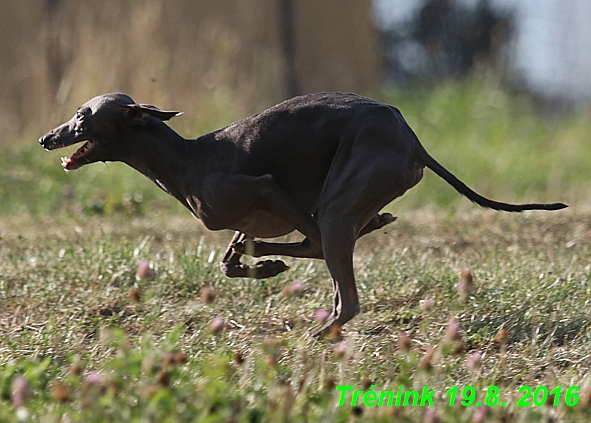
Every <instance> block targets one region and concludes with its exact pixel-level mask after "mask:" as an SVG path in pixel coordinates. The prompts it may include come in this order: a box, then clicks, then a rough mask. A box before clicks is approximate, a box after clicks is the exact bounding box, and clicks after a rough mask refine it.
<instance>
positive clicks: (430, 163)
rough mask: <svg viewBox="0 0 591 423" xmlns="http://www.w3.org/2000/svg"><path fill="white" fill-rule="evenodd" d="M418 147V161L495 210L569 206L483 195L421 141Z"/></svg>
mask: <svg viewBox="0 0 591 423" xmlns="http://www.w3.org/2000/svg"><path fill="white" fill-rule="evenodd" d="M417 144H418V147H417V158H418V161H419V162H421V163H422V164H424V165H425V166H426V167H428V168H429V169H431V170H432V171H433V172H435V173H436V174H437V175H439V176H440V177H442V178H443V179H444V180H445V181H446V182H447V183H448V184H450V185H451V186H452V187H454V188H455V189H456V190H457V191H458V192H459V193H460V194H462V195H464V196H466V197H467V198H468V199H469V200H470V201H472V202H474V203H476V204H478V205H479V206H481V207H488V208H490V209H494V210H502V211H507V212H521V211H525V210H560V209H564V208H566V207H568V206H567V205H566V204H562V203H551V204H536V203H533V204H509V203H502V202H499V201H494V200H490V199H488V198H486V197H483V196H482V195H480V194H478V193H476V192H474V191H473V190H472V189H470V188H469V187H468V186H467V185H466V184H464V183H463V182H462V181H460V180H459V179H458V178H457V177H456V176H455V175H454V174H452V173H451V172H450V171H449V170H447V169H446V168H444V167H443V166H442V165H441V164H439V162H437V160H435V159H434V158H433V157H431V155H429V153H427V150H425V148H424V147H423V146H422V145H421V144H420V142H419V143H417Z"/></svg>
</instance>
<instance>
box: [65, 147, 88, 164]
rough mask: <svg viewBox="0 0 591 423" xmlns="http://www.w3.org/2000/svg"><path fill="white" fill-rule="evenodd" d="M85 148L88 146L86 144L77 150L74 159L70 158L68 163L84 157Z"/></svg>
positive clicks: (73, 155)
mask: <svg viewBox="0 0 591 423" xmlns="http://www.w3.org/2000/svg"><path fill="white" fill-rule="evenodd" d="M85 146H86V143H84V144H82V147H80V148H79V149H78V150H76V152H75V153H74V154H72V157H70V159H69V160H68V162H71V161H72V159H77V158H79V157H82V156H84V153H82V150H83V149H84V147H85Z"/></svg>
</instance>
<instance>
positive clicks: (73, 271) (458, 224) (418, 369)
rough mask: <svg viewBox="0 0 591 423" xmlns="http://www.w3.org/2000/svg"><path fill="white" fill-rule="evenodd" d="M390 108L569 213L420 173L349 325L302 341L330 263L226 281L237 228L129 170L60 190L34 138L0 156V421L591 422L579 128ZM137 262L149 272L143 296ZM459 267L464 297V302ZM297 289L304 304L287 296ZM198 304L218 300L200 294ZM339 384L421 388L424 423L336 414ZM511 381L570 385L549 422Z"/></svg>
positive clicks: (361, 270)
mask: <svg viewBox="0 0 591 423" xmlns="http://www.w3.org/2000/svg"><path fill="white" fill-rule="evenodd" d="M383 99H385V100H386V101H388V102H390V103H392V104H394V105H396V106H397V107H399V108H400V109H401V111H402V112H403V114H404V115H405V117H406V119H407V120H408V122H409V123H410V125H411V127H413V129H414V130H415V131H416V132H417V134H418V136H419V138H420V139H421V140H422V141H423V143H424V145H425V146H426V147H427V149H428V150H429V151H430V152H431V153H432V154H433V155H434V156H435V157H436V158H437V159H438V160H439V161H440V162H441V163H443V164H444V165H446V166H447V167H448V168H449V169H450V170H451V171H453V172H454V173H455V174H457V175H458V176H459V177H460V178H462V179H463V180H464V181H465V182H466V183H467V184H469V185H470V186H471V187H473V188H474V189H476V190H477V191H479V192H481V193H482V194H485V195H488V196H491V197H493V198H495V199H499V200H506V201H515V202H517V201H519V202H524V201H533V200H535V201H562V202H567V203H570V204H571V205H572V206H573V207H571V208H570V209H568V210H565V211H560V212H552V213H542V212H539V213H533V212H532V213H524V214H521V215H515V214H502V213H496V212H492V211H486V210H479V209H477V208H475V206H473V205H471V204H470V203H469V202H468V201H466V200H465V199H463V198H461V197H460V196H459V195H458V194H457V193H456V192H455V191H453V190H452V189H451V188H449V187H448V186H446V185H445V183H443V182H442V181H440V180H439V178H437V177H436V176H434V175H432V174H429V173H427V175H426V176H425V178H424V181H423V182H421V184H419V185H418V186H417V187H416V188H413V190H411V191H410V192H409V193H407V194H406V195H405V196H404V197H403V198H402V199H400V200H397V201H396V202H394V203H393V204H392V205H390V206H389V209H391V210H392V211H394V212H395V213H396V214H398V215H399V216H400V218H399V220H397V221H396V222H395V223H393V224H392V225H391V227H388V228H385V230H383V231H379V232H378V233H375V234H372V235H369V236H367V237H365V238H363V239H362V240H360V241H359V243H358V248H357V251H356V259H355V268H356V276H357V281H358V288H359V292H360V296H361V304H362V312H361V314H360V315H359V316H357V317H356V318H355V319H354V320H353V321H352V322H351V323H350V324H348V325H346V326H345V328H344V330H343V334H342V335H343V336H342V340H340V339H336V340H335V339H325V340H322V341H314V340H311V339H308V338H306V334H307V331H308V329H309V328H311V327H314V326H315V325H316V323H315V321H314V316H315V313H316V311H317V310H319V309H321V308H330V307H331V304H330V301H331V295H332V284H331V283H330V279H329V274H328V272H327V269H326V267H325V265H324V264H323V263H322V262H320V261H314V260H295V259H286V261H287V262H288V264H289V265H290V266H291V269H290V270H289V271H288V272H286V273H283V274H281V275H279V276H278V277H276V278H272V279H268V280H259V281H257V280H249V279H227V278H225V277H223V275H222V273H221V271H220V270H219V266H218V262H219V260H220V258H221V256H222V254H223V253H224V249H225V246H226V244H227V242H228V241H229V239H230V237H231V233H230V232H220V233H212V232H208V231H206V230H205V229H204V228H203V227H202V226H201V224H200V223H199V222H198V221H196V220H194V219H192V218H191V217H190V216H188V212H186V211H185V210H182V208H181V206H179V205H177V204H176V203H175V202H174V201H173V200H172V199H170V198H168V197H167V196H166V195H165V194H163V193H162V192H160V191H159V190H158V189H157V188H156V187H154V186H153V185H152V184H151V183H150V182H149V181H148V180H146V179H145V178H144V177H143V176H141V175H140V174H138V173H136V172H134V171H132V170H131V169H129V168H126V167H125V166H124V165H122V164H108V165H105V164H95V165H92V166H88V167H85V168H83V169H81V170H79V171H76V172H70V173H68V174H66V173H65V172H63V170H62V169H61V167H60V166H59V162H60V160H59V156H60V155H61V153H60V152H52V153H47V152H44V151H43V150H42V149H41V148H40V147H39V146H38V145H36V141H35V140H30V141H29V142H23V143H21V145H18V146H17V145H13V146H10V147H4V148H3V154H1V155H0V199H1V201H0V422H5V421H6V422H16V421H42V422H88V421H92V422H121V421H126V422H127V421H129V422H167V421H170V422H249V423H250V422H283V421H284V422H386V421H402V422H421V421H439V422H450V423H451V422H454V423H455V422H473V421H486V422H499V421H500V422H509V421H511V422H513V421H518V422H550V421H553V422H578V421H580V422H586V421H588V420H589V415H590V414H591V408H590V407H591V374H590V373H589V368H591V356H590V355H589V351H590V346H591V324H590V323H589V322H590V321H591V320H590V318H591V309H590V308H589V301H590V299H591V265H590V260H589V258H590V257H591V241H590V240H591V219H590V218H589V216H590V214H589V199H588V186H589V183H588V181H589V180H590V179H591V174H590V173H591V170H590V169H591V163H590V162H591V155H589V154H587V149H588V147H587V136H586V134H587V130H588V120H589V111H585V110H581V111H578V112H576V113H575V114H572V115H570V116H563V117H556V116H554V117H551V116H545V115H544V114H542V113H541V112H540V111H539V110H537V107H536V105H535V102H534V100H532V99H531V98H528V97H525V96H522V95H517V94H508V93H506V92H503V91H501V90H500V89H499V88H498V87H497V86H496V85H495V83H494V81H491V80H490V79H488V80H486V79H480V80H479V79H478V78H477V77H474V78H473V79H472V80H469V81H467V82H464V83H458V82H447V83H444V84H441V85H439V86H437V87H434V88H433V89H431V90H428V91H427V90H424V91H420V90H419V91H414V92H404V91H391V92H388V93H386V94H385V95H384V98H383ZM209 129H211V128H209ZM200 132H202V131H200V130H199V129H196V130H195V134H184V135H187V136H189V135H195V136H196V135H198V133H200ZM142 260H148V261H149V262H150V264H151V267H152V268H153V270H154V272H155V276H154V277H153V278H151V279H142V280H139V281H138V280H136V277H135V274H136V269H137V267H138V264H139V263H140V262H141V261H142ZM464 268H470V269H471V271H472V274H473V278H474V289H473V290H471V291H469V292H458V289H457V284H458V283H459V282H458V281H459V277H460V273H461V272H462V270H463V269H464ZM294 280H299V281H301V282H302V284H303V287H304V289H303V291H302V292H300V293H299V294H297V295H293V296H286V294H285V289H284V288H285V287H286V286H289V285H290V284H291V282H293V281H294ZM204 287H211V288H212V289H213V290H214V291H215V293H216V296H215V301H213V302H207V301H204V300H203V299H202V298H201V296H200V291H201V289H202V288H204ZM425 300H427V301H425ZM430 300H433V301H434V305H433V307H432V308H426V307H425V304H428V303H429V301H430ZM218 317H221V318H223V319H224V321H225V325H224V328H223V330H222V331H221V332H220V333H218V334H214V333H212V329H211V327H210V325H211V322H212V321H213V320H214V319H216V318H218ZM450 323H451V324H452V325H451V327H452V328H453V327H454V325H455V324H456V323H457V324H458V325H459V330H460V332H459V336H458V337H454V339H449V338H450V335H449V327H450ZM503 331H506V332H503ZM403 333H407V334H408V335H409V336H410V339H411V340H412V342H411V346H410V349H409V350H405V349H404V348H401V347H404V345H400V342H399V340H400V339H401V334H403ZM501 333H505V336H504V339H503V340H502V342H495V339H496V340H497V341H499V340H500V339H501V337H500V335H499V334H501ZM429 351H432V353H431V354H432V356H431V357H430V358H429V354H430V353H429ZM476 352H478V353H481V354H482V360H481V362H480V365H479V366H476V367H475V366H472V365H469V361H470V360H469V357H470V356H471V355H473V354H474V353H476ZM342 385H347V386H353V387H354V390H357V391H364V392H366V391H370V390H376V392H378V394H379V392H381V391H386V390H393V391H395V390H398V389H399V387H400V386H403V387H405V389H408V390H412V389H415V390H417V391H421V390H422V388H423V387H424V386H427V385H428V386H429V388H430V389H434V390H436V394H435V395H434V397H433V401H434V407H432V408H425V407H411V406H407V407H371V406H366V405H364V404H363V397H361V398H362V399H361V400H359V401H358V402H357V405H356V406H351V404H350V401H351V395H349V396H348V397H347V399H348V402H347V403H346V404H345V405H344V406H342V407H339V406H338V402H339V399H340V398H339V391H337V390H336V387H337V386H342ZM493 385H494V386H497V387H498V388H499V390H500V395H499V397H498V398H499V403H500V402H501V401H502V402H505V403H506V405H505V406H504V407H501V406H500V405H498V404H497V405H496V406H493V407H491V408H490V409H487V412H486V415H484V416H481V415H479V413H481V412H482V411H483V410H484V409H483V408H481V407H478V406H476V403H477V402H478V401H480V402H483V401H484V400H485V399H486V391H487V389H489V387H490V386H493ZM454 386H458V387H459V391H460V393H461V391H462V389H463V388H465V387H467V386H473V387H474V389H475V392H476V393H477V396H476V398H475V399H474V402H473V403H472V404H471V405H470V406H467V407H462V406H461V405H456V406H455V407H449V406H448V403H449V397H447V398H446V397H444V394H445V392H446V391H447V390H449V389H450V388H452V387H454ZM521 386H528V387H530V388H531V389H532V390H535V389H538V392H541V391H542V390H543V388H540V387H546V388H547V390H548V391H552V390H554V389H555V388H557V387H559V386H561V387H562V391H561V396H560V397H559V398H557V399H556V401H557V404H558V405H557V406H554V405H553V403H552V401H553V400H554V399H555V398H552V399H551V400H549V402H550V403H549V404H548V403H546V404H544V405H541V406H530V407H518V406H517V405H518V402H519V400H520V398H521V397H522V396H523V394H521V393H520V392H519V388H520V387H521ZM571 386H578V387H580V393H579V396H578V404H577V405H576V406H573V407H569V406H567V405H566V391H567V389H568V388H569V387H571ZM372 387H373V388H372ZM370 388H371V389H370ZM464 393H465V394H468V393H469V391H464ZM571 393H572V392H571ZM494 398H496V397H494ZM572 398H573V397H572V395H571V396H569V399H571V400H572ZM366 399H371V396H366ZM462 399H463V398H458V401H457V402H459V401H460V400H462ZM466 399H469V398H468V397H466ZM489 399H490V398H489ZM530 401H531V398H530ZM431 413H434V414H431Z"/></svg>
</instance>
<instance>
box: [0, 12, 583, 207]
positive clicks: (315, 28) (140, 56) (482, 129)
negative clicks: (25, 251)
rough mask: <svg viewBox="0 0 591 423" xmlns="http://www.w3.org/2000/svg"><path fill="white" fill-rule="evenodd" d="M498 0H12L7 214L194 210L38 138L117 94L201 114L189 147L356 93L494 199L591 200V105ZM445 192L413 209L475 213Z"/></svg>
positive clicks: (1, 106)
mask: <svg viewBox="0 0 591 423" xmlns="http://www.w3.org/2000/svg"><path fill="white" fill-rule="evenodd" d="M548 2H550V3H552V2H554V0H545V1H544V3H548ZM577 2H578V0H577V1H576V2H575V3H577ZM499 3H511V2H510V1H509V0H490V1H486V0H474V1H468V0H462V1H460V0H456V1H453V0H416V1H401V0H374V1H373V2H372V1H371V0H359V1H354V2H346V3H343V2H341V1H338V0H322V1H316V0H250V1H247V2H238V1H215V0H167V1H164V0H138V1H133V2H124V1H119V0H97V1H94V2H79V1H74V0H27V1H22V2H14V1H10V0H0V6H1V10H2V13H1V14H0V86H1V87H2V92H3V93H2V96H0V134H1V135H0V148H1V149H2V154H0V212H3V213H14V212H18V213H48V212H51V213H55V212H58V211H67V212H73V213H80V212H86V213H112V212H128V213H134V214H136V213H142V212H144V210H145V209H146V207H151V206H157V207H155V209H157V210H162V209H171V210H177V209H180V206H177V205H176V204H175V203H174V202H173V201H172V200H171V199H169V198H167V197H166V196H165V195H164V194H163V193H161V192H159V191H158V189H157V188H156V187H153V186H152V185H151V184H150V183H149V182H148V181H146V180H144V178H143V177H142V176H141V175H139V174H137V173H135V172H134V171H132V170H131V169H128V168H126V167H125V166H124V165H121V164H116V163H114V164H107V165H104V164H96V165H93V166H88V167H86V168H84V169H82V170H80V171H78V172H73V173H70V174H65V173H64V172H63V170H62V169H61V167H60V166H59V156H60V155H63V154H62V153H60V152H52V153H45V152H44V151H43V150H42V149H41V148H40V147H39V146H38V145H37V142H36V141H37V138H38V137H39V136H40V135H42V134H43V133H45V132H46V131H47V130H49V129H51V128H53V127H55V126H56V125H57V124H59V123H61V122H62V121H64V120H65V119H68V118H69V117H70V116H71V115H72V114H73V113H74V111H75V110H76V108H77V106H79V105H80V104H81V103H83V102H85V101H87V100H88V99H90V98H91V97H93V96H95V95H98V94H101V93H105V92H113V91H122V92H126V93H128V94H130V95H131V96H132V97H133V98H134V99H135V100H136V101H138V102H143V103H151V104H155V105H157V106H158V107H161V108H164V109H173V110H182V111H184V112H185V115H184V116H183V117H182V118H177V119H173V120H172V121H171V126H173V127H174V128H175V129H176V130H177V131H179V132H180V133H181V134H182V135H184V136H186V137H197V136H198V135H200V134H202V133H204V132H207V131H210V130H213V129H216V128H218V127H220V126H223V125H225V124H227V123H229V122H231V121H233V120H236V119H239V118H242V117H245V116H247V115H250V114H252V113H255V112H257V111H260V110H262V109H264V108H266V107H269V106H271V105H272V104H275V103H277V102H279V101H281V100H283V99H285V98H288V97H291V96H293V95H297V94H301V93H306V92H314V91H352V92H357V93H360V94H364V95H368V96H371V97H374V98H377V99H380V100H383V101H386V102H388V103H391V104H393V105H395V106H397V107H398V108H400V109H401V111H402V113H403V114H404V116H405V117H406V119H407V121H408V122H409V123H410V125H411V127H412V128H413V129H414V130H415V132H417V134H418V136H419V138H420V139H421V140H422V142H423V143H424V144H425V146H426V147H427V149H428V150H429V151H430V152H431V153H432V154H433V155H434V156H435V157H436V158H437V159H438V160H439V161H440V162H442V163H443V164H444V165H445V166H447V167H448V168H449V169H450V170H452V171H453V172H454V173H456V174H457V175H458V176H459V177H460V178H462V179H463V180H465V181H466V183H467V184H468V185H470V186H472V187H473V188H475V189H476V190H478V191H479V192H481V193H482V194H484V195H488V196H492V197H494V198H498V199H503V200H507V201H533V200H536V201H564V202H570V203H573V204H575V205H576V204H588V188H589V180H590V178H591V170H590V169H591V154H589V152H588V136H587V132H588V126H589V125H588V122H589V121H590V119H589V117H590V115H591V112H590V109H589V106H588V102H587V101H581V99H580V98H579V99H577V100H576V101H573V100H572V98H569V97H568V96H565V97H557V96H544V95H542V94H540V92H536V91H535V90H531V89H529V87H528V85H527V84H525V83H523V79H522V78H521V76H520V75H519V74H518V73H517V72H515V48H516V46H517V45H519V43H520V40H521V38H520V35H519V30H518V28H519V22H522V21H523V19H524V18H523V16H520V15H519V14H518V13H516V12H515V11H514V10H513V9H511V8H510V7H504V8H499V7H498V4H499ZM526 3H527V2H526ZM403 9H404V10H407V11H409V12H408V13H406V15H405V17H404V18H400V17H398V19H392V16H397V13H398V14H399V13H400V11H401V10H403ZM583 77H584V74H581V73H580V74H577V75H575V74H573V75H571V76H570V78H571V79H573V80H574V79H580V78H583ZM578 91H579V92H582V91H583V90H578ZM444 185H445V184H444V183H443V182H441V181H439V180H438V178H435V177H430V176H428V177H426V178H425V181H424V182H423V183H422V184H419V185H418V187H417V188H415V189H413V190H412V191H411V192H409V193H408V194H407V195H406V196H405V197H404V198H403V199H402V200H401V201H399V202H397V203H396V204H397V205H396V208H397V209H400V208H416V207H425V206H429V205H430V206H433V207H438V206H446V207H460V208H461V207H469V204H468V205H466V204H465V203H466V202H465V200H460V199H459V196H458V195H457V194H456V193H455V192H454V191H453V190H451V188H448V187H445V186H444Z"/></svg>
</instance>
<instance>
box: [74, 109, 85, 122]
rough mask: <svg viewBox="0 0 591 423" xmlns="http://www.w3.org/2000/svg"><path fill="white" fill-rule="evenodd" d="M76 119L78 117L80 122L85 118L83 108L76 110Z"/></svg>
mask: <svg viewBox="0 0 591 423" xmlns="http://www.w3.org/2000/svg"><path fill="white" fill-rule="evenodd" d="M76 119H78V120H79V121H80V122H82V121H83V120H84V112H83V111H82V110H78V111H77V112H76Z"/></svg>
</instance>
